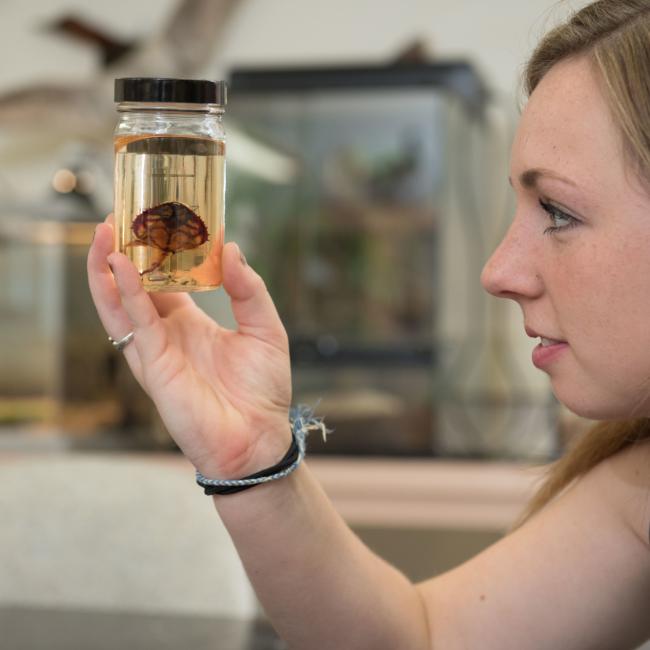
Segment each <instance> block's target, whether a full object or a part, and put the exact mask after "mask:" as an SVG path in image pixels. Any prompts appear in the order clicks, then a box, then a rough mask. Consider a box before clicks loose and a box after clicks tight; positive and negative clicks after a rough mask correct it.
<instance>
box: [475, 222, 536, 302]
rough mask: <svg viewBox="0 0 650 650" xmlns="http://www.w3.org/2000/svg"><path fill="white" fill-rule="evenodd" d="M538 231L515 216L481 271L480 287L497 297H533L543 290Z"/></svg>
mask: <svg viewBox="0 0 650 650" xmlns="http://www.w3.org/2000/svg"><path fill="white" fill-rule="evenodd" d="M539 237H540V234H539V233H534V232H533V231H532V229H531V228H530V226H528V225H527V224H526V223H524V221H523V219H521V218H518V217H515V219H514V221H513V222H512V224H511V225H510V228H509V229H508V232H507V233H506V235H505V237H504V238H503V240H502V241H501V243H500V244H499V246H498V247H497V249H496V250H495V251H494V253H492V256H491V257H490V259H489V260H488V261H487V262H486V264H485V266H484V267H483V272H482V273H481V284H482V285H483V288H484V289H485V290H486V291H488V292H489V293H491V294H492V295H493V296H496V297H497V298H510V299H512V300H517V301H518V300H521V299H526V298H527V299H532V298H536V297H538V296H539V295H540V294H541V293H542V291H543V282H542V277H541V275H540V273H539V262H540V260H539V250H538V245H537V243H538V242H539Z"/></svg>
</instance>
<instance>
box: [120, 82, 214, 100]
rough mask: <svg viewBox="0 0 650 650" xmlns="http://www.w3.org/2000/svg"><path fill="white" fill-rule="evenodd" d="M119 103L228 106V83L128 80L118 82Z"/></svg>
mask: <svg viewBox="0 0 650 650" xmlns="http://www.w3.org/2000/svg"><path fill="white" fill-rule="evenodd" d="M115 101H116V102H177V103H179V104H219V105H221V106H224V105H225V104H226V82H225V81H207V80H205V79H161V78H159V77H128V78H122V79H116V80H115Z"/></svg>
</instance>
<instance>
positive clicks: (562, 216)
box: [539, 199, 580, 235]
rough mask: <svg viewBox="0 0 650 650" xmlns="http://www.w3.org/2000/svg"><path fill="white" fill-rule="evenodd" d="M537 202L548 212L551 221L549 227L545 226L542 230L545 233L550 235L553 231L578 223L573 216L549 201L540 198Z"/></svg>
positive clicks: (565, 228) (571, 226) (566, 228)
mask: <svg viewBox="0 0 650 650" xmlns="http://www.w3.org/2000/svg"><path fill="white" fill-rule="evenodd" d="M539 204H540V206H541V207H542V209H543V210H544V211H545V212H547V213H548V215H549V217H550V219H551V222H552V223H553V225H552V226H551V227H549V228H547V229H546V230H545V231H544V234H545V235H552V234H553V233H556V232H559V231H560V230H568V229H569V228H573V227H574V226H577V225H578V224H579V223H580V222H579V221H578V220H577V219H576V218H575V217H572V216H571V215H570V214H567V213H566V212H564V211H563V210H560V208H558V207H556V206H554V205H552V204H551V203H547V202H546V201H544V200H542V199H540V200H539Z"/></svg>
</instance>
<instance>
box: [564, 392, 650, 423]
mask: <svg viewBox="0 0 650 650" xmlns="http://www.w3.org/2000/svg"><path fill="white" fill-rule="evenodd" d="M553 394H554V395H555V397H556V398H557V399H558V401H559V402H561V403H562V404H563V405H564V406H566V407H567V408H568V409H569V411H571V412H572V413H575V414H576V415H579V416H580V417H582V418H587V419H588V420H629V419H633V418H642V417H648V416H649V414H650V407H649V406H648V402H647V401H646V403H645V404H644V405H643V407H642V408H640V404H639V401H638V400H637V401H633V400H629V399H627V400H624V401H621V399H620V398H617V397H616V396H614V395H603V394H602V393H600V394H594V395H589V394H588V393H586V392H582V393H581V394H576V392H575V390H574V391H572V392H569V391H562V390H559V389H557V388H556V387H555V386H553Z"/></svg>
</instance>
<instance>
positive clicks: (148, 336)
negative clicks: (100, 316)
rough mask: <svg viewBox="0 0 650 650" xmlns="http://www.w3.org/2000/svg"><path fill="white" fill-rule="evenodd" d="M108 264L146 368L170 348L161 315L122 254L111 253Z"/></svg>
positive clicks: (136, 272)
mask: <svg viewBox="0 0 650 650" xmlns="http://www.w3.org/2000/svg"><path fill="white" fill-rule="evenodd" d="M108 263H109V264H110V266H111V268H112V270H113V277H114V278H115V283H116V284H117V288H118V290H119V295H120V297H121V300H122V307H123V308H124V311H125V313H126V314H127V316H128V318H129V320H130V321H131V323H132V324H133V325H132V329H133V331H134V332H135V339H134V343H135V347H136V349H137V351H138V355H139V357H140V361H141V362H142V365H143V367H147V366H151V365H152V364H154V363H156V362H157V361H158V360H160V358H161V357H162V355H163V354H164V352H165V350H166V348H167V347H168V338H167V332H166V330H165V327H164V326H163V323H162V320H161V318H160V314H159V313H158V311H157V309H156V307H155V306H154V304H153V302H152V301H151V298H150V297H149V295H148V294H147V292H146V291H145V290H144V288H143V287H142V282H141V280H140V275H139V273H138V271H137V269H136V268H135V266H133V264H132V263H131V261H130V260H129V258H128V257H127V256H126V255H124V254H122V253H115V252H113V253H111V254H110V255H109V256H108Z"/></svg>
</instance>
